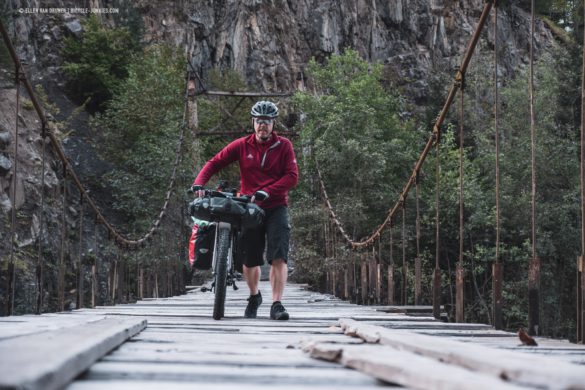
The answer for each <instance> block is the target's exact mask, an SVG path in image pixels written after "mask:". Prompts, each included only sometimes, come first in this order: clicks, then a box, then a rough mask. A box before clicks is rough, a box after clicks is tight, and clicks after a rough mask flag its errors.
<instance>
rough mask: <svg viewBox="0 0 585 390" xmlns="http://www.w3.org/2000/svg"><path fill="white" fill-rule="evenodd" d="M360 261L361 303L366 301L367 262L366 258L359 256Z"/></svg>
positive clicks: (363, 303)
mask: <svg viewBox="0 0 585 390" xmlns="http://www.w3.org/2000/svg"><path fill="white" fill-rule="evenodd" d="M360 263H361V267H362V269H361V278H362V282H361V292H362V302H361V303H362V305H365V304H367V302H368V264H367V263H366V259H364V258H363V256H360Z"/></svg>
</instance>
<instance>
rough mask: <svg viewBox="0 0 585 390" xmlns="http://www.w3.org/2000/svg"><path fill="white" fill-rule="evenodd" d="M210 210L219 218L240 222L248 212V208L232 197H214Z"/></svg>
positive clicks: (210, 203) (225, 220)
mask: <svg viewBox="0 0 585 390" xmlns="http://www.w3.org/2000/svg"><path fill="white" fill-rule="evenodd" d="M209 210H210V212H211V215H213V216H214V217H215V218H214V219H217V220H220V221H223V222H230V223H238V222H240V221H241V218H242V216H243V215H244V214H245V213H246V209H245V208H244V206H242V205H241V204H240V203H239V202H236V201H235V200H233V199H230V198H219V197H213V198H211V200H210V202H209Z"/></svg>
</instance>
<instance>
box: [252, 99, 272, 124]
mask: <svg viewBox="0 0 585 390" xmlns="http://www.w3.org/2000/svg"><path fill="white" fill-rule="evenodd" d="M250 115H252V117H254V118H257V117H266V118H272V119H274V118H276V117H277V116H278V107H276V104H274V103H272V102H269V101H265V100H261V101H259V102H256V104H254V106H253V107H252V111H250Z"/></svg>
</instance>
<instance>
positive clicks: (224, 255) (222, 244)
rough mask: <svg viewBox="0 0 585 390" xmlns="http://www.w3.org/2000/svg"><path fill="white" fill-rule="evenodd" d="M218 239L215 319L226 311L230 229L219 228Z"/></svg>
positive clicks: (214, 304)
mask: <svg viewBox="0 0 585 390" xmlns="http://www.w3.org/2000/svg"><path fill="white" fill-rule="evenodd" d="M218 234H219V238H218V240H217V248H215V249H216V251H217V269H216V273H215V301H214V303H213V319H214V320H220V319H222V318H223V316H224V313H225V295H226V290H227V272H228V269H227V263H228V254H229V253H228V251H229V247H230V230H229V229H225V228H224V229H219V232H218Z"/></svg>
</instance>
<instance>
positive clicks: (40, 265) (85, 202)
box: [0, 21, 188, 315]
mask: <svg viewBox="0 0 585 390" xmlns="http://www.w3.org/2000/svg"><path fill="white" fill-rule="evenodd" d="M0 34H1V36H2V40H3V41H4V43H5V46H6V48H7V49H8V53H9V55H10V57H11V59H12V62H13V63H14V66H15V75H16V80H15V84H16V109H17V112H16V115H15V132H16V133H15V142H14V147H15V151H14V165H13V181H14V183H13V184H12V190H13V191H12V192H13V193H12V223H11V225H12V227H11V240H10V245H11V246H10V248H11V249H10V251H11V255H10V257H9V262H8V266H7V269H8V270H7V271H8V272H7V296H6V299H5V304H6V308H5V313H6V314H7V315H12V314H13V312H14V306H15V303H14V299H15V295H16V294H15V288H16V287H15V285H16V282H15V280H16V267H15V260H14V252H15V248H14V245H15V241H16V239H15V227H16V221H15V220H16V208H17V206H16V199H17V197H16V191H17V184H16V182H17V178H18V177H17V174H18V170H17V168H18V165H17V164H18V154H19V151H18V145H19V142H18V138H19V137H18V126H19V113H18V109H19V105H20V100H21V98H20V91H21V87H22V86H23V87H24V89H25V90H26V92H27V94H28V97H29V98H30V101H31V103H32V106H33V108H34V112H35V113H36V115H37V116H38V118H39V120H40V124H41V134H40V136H41V145H42V152H41V155H42V158H41V165H42V167H41V176H42V177H41V180H40V182H41V190H40V197H41V202H40V207H41V209H40V210H41V211H40V213H39V214H40V218H39V220H40V221H39V226H40V228H39V229H38V230H39V233H38V236H37V239H38V240H39V244H38V258H37V264H36V272H35V273H36V283H35V284H36V286H37V287H36V289H37V291H36V310H35V311H36V312H37V313H38V314H40V313H41V312H42V311H43V306H44V297H45V292H44V290H43V286H44V284H45V281H44V270H45V264H44V261H43V239H44V238H46V237H44V231H43V230H44V229H43V226H44V225H43V223H44V222H45V221H44V207H45V205H46V200H45V193H44V192H45V188H44V187H45V172H46V169H45V168H46V164H47V162H46V157H47V151H46V149H47V146H46V145H45V140H47V139H48V141H49V145H50V147H51V149H52V151H53V152H54V153H55V155H56V157H57V159H58V161H60V163H61V166H62V182H61V198H62V199H61V214H62V215H61V229H62V230H61V233H60V237H61V243H60V249H59V256H58V263H59V264H58V267H57V273H58V277H57V283H56V284H57V287H56V288H57V289H58V292H57V295H58V297H57V307H58V308H59V309H60V310H64V309H66V304H65V303H66V302H65V283H66V282H65V279H66V277H67V276H66V275H67V269H66V261H67V260H66V257H67V258H71V259H72V260H71V261H72V262H73V263H72V265H73V268H74V270H75V271H74V272H75V273H76V275H75V286H76V292H75V295H76V298H75V301H76V307H78V308H79V307H81V306H83V292H84V286H83V282H84V272H83V265H82V259H81V257H82V240H83V229H84V219H83V214H84V213H85V212H86V211H85V209H86V208H87V207H86V206H89V209H90V210H91V211H92V212H93V213H94V215H95V231H94V233H95V236H96V237H95V248H94V250H95V252H94V257H95V258H96V260H95V261H94V264H93V265H92V278H91V280H92V287H91V298H92V299H91V301H92V306H94V305H95V304H96V295H97V294H98V291H97V286H98V280H97V275H96V274H97V272H98V270H97V268H98V267H97V265H98V261H97V252H98V248H99V245H98V243H97V231H98V229H97V228H98V225H103V226H104V227H105V229H106V233H107V236H108V238H109V239H110V240H112V241H113V242H114V243H115V244H116V246H118V247H119V248H121V249H123V250H135V249H139V248H143V247H145V245H146V242H147V241H152V238H153V236H154V234H155V232H156V231H157V230H158V229H160V227H161V221H162V220H163V218H164V217H165V214H166V213H167V209H168V207H169V204H170V201H171V196H172V195H173V192H174V188H175V183H176V179H177V173H178V167H179V165H180V163H181V159H182V155H183V149H184V142H185V129H186V127H187V124H186V119H187V106H188V105H187V97H188V84H186V86H185V93H184V95H185V108H184V111H183V119H182V123H181V124H180V126H179V130H180V134H179V137H178V138H179V139H178V143H177V147H176V150H175V160H174V163H173V164H172V169H171V172H170V178H169V184H168V187H167V191H166V196H165V199H164V202H163V204H162V206H161V208H160V211H159V213H158V215H157V216H156V218H155V219H154V220H153V221H152V223H151V225H150V229H149V230H148V231H147V232H146V233H145V234H143V235H142V236H141V237H140V238H131V237H130V236H129V235H126V234H122V233H120V232H119V230H118V229H117V228H115V227H114V226H113V225H112V224H111V223H110V222H108V220H107V219H106V217H105V216H104V214H103V213H102V212H101V210H100V209H99V208H98V206H97V204H96V202H95V200H94V199H93V198H92V196H91V194H90V193H89V192H88V191H87V190H86V189H85V187H84V185H83V184H82V182H81V180H80V178H79V176H78V175H77V174H76V172H75V170H74V168H73V166H72V164H71V162H70V161H69V159H68V158H67V156H66V154H65V151H64V149H63V146H62V145H61V142H60V140H59V138H58V136H57V128H56V124H55V123H53V122H52V121H51V120H49V118H48V116H47V115H46V113H45V111H44V109H43V107H42V105H41V103H40V100H39V98H38V97H37V94H36V93H35V91H34V90H33V88H32V85H31V83H30V81H29V80H28V78H27V76H26V73H25V69H24V67H23V64H22V62H21V61H20V59H19V58H18V56H17V54H16V50H15V48H14V46H13V44H12V41H11V39H10V37H9V35H8V32H7V30H6V28H5V26H4V24H3V23H2V21H0ZM68 182H69V183H72V184H73V186H74V187H75V188H77V190H78V192H79V210H78V211H75V212H76V213H79V220H78V224H79V232H78V233H79V248H78V249H79V250H78V253H77V256H73V255H71V253H70V252H71V251H69V248H68V247H69V246H70V244H68V243H67V242H66V241H67V239H68V228H67V223H68V221H67V218H66V214H67V211H68V209H69V207H68V203H67V197H68V194H67V188H68ZM74 257H76V260H73V258H74ZM117 257H118V258H119V257H120V253H119V252H118V255H117ZM127 268H128V265H127V264H123V265H122V268H120V270H122V271H123V272H124V271H127ZM111 270H112V271H113V275H110V278H109V279H108V285H109V286H110V287H111V288H112V289H110V288H108V294H107V295H109V296H110V298H111V302H114V303H115V301H116V292H117V291H118V290H120V291H123V288H124V286H123V285H124V283H123V282H124V281H123V280H122V279H121V278H122V275H119V274H118V261H115V262H114V264H113V268H111ZM141 271H142V270H141ZM164 271H165V272H166V275H167V280H166V281H165V284H164V286H166V287H167V290H169V288H168V286H170V285H171V283H170V281H169V280H168V279H169V275H170V273H169V272H170V271H169V267H167V268H166V269H165V270H164ZM173 272H174V271H173ZM174 274H177V273H176V272H175V273H174ZM126 275H127V274H124V276H126ZM118 276H119V278H118ZM118 279H120V281H121V282H120V283H118ZM155 280H156V281H158V275H157V276H155ZM141 282H142V280H141ZM155 285H156V286H158V284H157V283H155ZM173 285H174V286H178V283H174V282H173ZM156 289H158V287H157V288H156ZM126 291H127V290H126ZM110 292H111V294H110ZM167 292H168V291H167ZM118 295H120V294H119V293H118Z"/></svg>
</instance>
